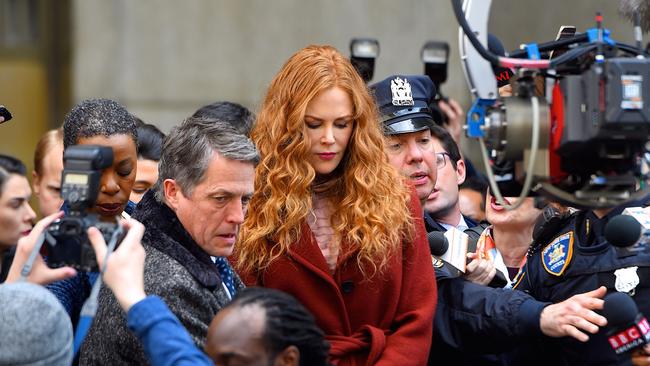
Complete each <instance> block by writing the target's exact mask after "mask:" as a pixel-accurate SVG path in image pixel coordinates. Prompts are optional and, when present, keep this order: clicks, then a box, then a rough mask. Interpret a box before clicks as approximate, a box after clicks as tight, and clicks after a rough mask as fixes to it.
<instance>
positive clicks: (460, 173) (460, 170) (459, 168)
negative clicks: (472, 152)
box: [456, 159, 466, 185]
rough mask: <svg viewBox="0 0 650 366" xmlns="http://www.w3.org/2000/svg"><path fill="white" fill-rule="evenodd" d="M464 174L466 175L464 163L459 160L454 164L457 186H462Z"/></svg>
mask: <svg viewBox="0 0 650 366" xmlns="http://www.w3.org/2000/svg"><path fill="white" fill-rule="evenodd" d="M465 173H466V169H465V161H464V160H463V159H459V160H458V161H457V162H456V177H457V180H458V185H461V184H463V182H464V181H465Z"/></svg>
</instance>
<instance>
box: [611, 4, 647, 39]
mask: <svg viewBox="0 0 650 366" xmlns="http://www.w3.org/2000/svg"><path fill="white" fill-rule="evenodd" d="M618 11H619V12H620V13H621V14H622V15H623V16H625V17H626V18H628V19H630V20H631V21H632V22H634V15H635V14H639V20H640V23H641V29H642V30H643V31H644V32H647V31H649V30H650V1H649V0H620V3H619V6H618Z"/></svg>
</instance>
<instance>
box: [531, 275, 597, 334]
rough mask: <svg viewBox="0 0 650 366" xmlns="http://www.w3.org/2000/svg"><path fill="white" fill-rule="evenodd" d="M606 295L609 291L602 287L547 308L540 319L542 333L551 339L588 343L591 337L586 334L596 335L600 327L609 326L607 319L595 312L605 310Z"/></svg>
mask: <svg viewBox="0 0 650 366" xmlns="http://www.w3.org/2000/svg"><path fill="white" fill-rule="evenodd" d="M606 293H607V289H606V288H605V287H604V286H601V287H599V288H597V289H595V290H593V291H590V292H585V293H583V294H578V295H574V296H572V297H570V298H568V299H566V300H564V301H562V302H560V303H557V304H552V305H549V306H547V307H545V308H544V310H542V314H541V316H540V319H539V322H540V328H541V329H542V333H544V334H545V335H547V336H549V337H565V336H570V337H573V338H575V339H577V340H579V341H581V342H587V341H588V340H589V336H588V335H587V334H586V332H588V333H591V334H596V333H597V332H598V329H599V327H604V326H605V325H607V319H605V317H603V316H601V315H598V314H596V313H595V312H594V310H599V309H602V308H603V304H604V303H605V301H604V300H603V297H604V296H605V294H606Z"/></svg>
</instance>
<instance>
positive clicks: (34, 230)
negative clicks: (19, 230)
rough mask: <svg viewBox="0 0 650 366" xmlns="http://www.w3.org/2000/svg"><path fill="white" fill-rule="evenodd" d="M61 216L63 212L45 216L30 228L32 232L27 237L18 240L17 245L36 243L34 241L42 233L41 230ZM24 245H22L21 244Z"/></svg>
mask: <svg viewBox="0 0 650 366" xmlns="http://www.w3.org/2000/svg"><path fill="white" fill-rule="evenodd" d="M62 216H63V211H59V212H57V213H53V214H51V215H49V216H46V217H44V218H42V219H41V220H40V221H39V222H37V223H36V225H34V228H32V231H31V232H30V233H29V235H27V236H25V237H23V238H21V239H20V240H19V243H20V242H21V241H22V242H25V241H27V242H29V243H30V244H34V243H36V239H37V238H38V237H39V236H40V235H41V234H42V233H43V230H45V228H47V227H48V226H50V224H51V223H52V222H53V221H54V220H56V219H59V218H61V217H62ZM23 245H24V244H23Z"/></svg>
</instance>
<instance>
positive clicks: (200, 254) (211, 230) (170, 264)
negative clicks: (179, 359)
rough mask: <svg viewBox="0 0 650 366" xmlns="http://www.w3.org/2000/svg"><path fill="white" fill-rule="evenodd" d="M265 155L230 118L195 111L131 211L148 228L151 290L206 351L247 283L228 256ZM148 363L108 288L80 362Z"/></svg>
mask: <svg viewBox="0 0 650 366" xmlns="http://www.w3.org/2000/svg"><path fill="white" fill-rule="evenodd" d="M258 161H259V155H258V153H257V150H256V149H255V146H254V145H253V143H252V142H251V141H250V140H249V139H248V138H247V137H246V136H244V135H241V134H239V133H237V132H236V131H235V130H234V129H233V127H232V126H230V125H229V124H228V123H225V122H223V121H215V120H209V119H202V118H193V117H190V118H188V119H186V120H185V121H184V122H183V123H182V124H181V125H180V126H178V127H176V128H174V129H173V130H172V132H171V133H170V134H169V135H168V136H167V137H166V138H165V142H164V145H163V151H162V157H161V159H160V162H159V169H158V170H159V177H158V182H157V183H156V185H155V187H154V188H153V189H152V190H150V191H149V192H147V193H146V194H145V195H144V197H142V200H141V201H140V203H139V204H138V206H137V208H136V211H135V212H134V213H133V215H132V216H133V218H135V219H137V220H138V221H140V222H142V223H143V224H144V226H145V229H146V230H145V234H144V237H143V238H142V244H143V246H144V248H145V251H146V259H145V270H144V285H145V291H146V292H147V293H148V294H152V295H157V296H159V297H160V298H162V299H163V300H164V301H165V303H166V304H167V305H168V306H169V308H170V309H171V311H172V312H173V313H174V314H175V315H176V317H177V318H178V319H179V320H180V321H181V323H182V324H183V326H184V327H185V328H186V329H187V331H188V332H189V333H190V335H191V336H192V339H193V341H194V342H195V343H196V345H197V346H198V347H199V348H201V349H203V345H204V343H205V339H206V335H207V331H208V326H209V325H210V321H211V320H212V318H213V317H214V316H215V314H216V313H217V312H218V311H219V310H220V309H221V308H223V307H224V306H225V305H226V304H227V303H229V302H230V299H231V298H232V297H233V296H234V295H235V293H236V292H237V291H238V290H240V289H241V288H243V287H244V285H243V284H242V282H241V280H240V279H239V277H238V276H237V274H236V273H235V272H234V271H233V270H232V268H231V267H230V265H229V264H228V262H227V261H226V260H225V258H224V257H226V256H228V255H230V254H231V253H232V251H233V246H234V244H235V241H236V239H237V233H238V230H239V226H240V225H241V224H242V222H243V221H244V215H245V213H246V208H247V205H248V201H249V200H250V197H251V196H252V194H253V180H254V176H255V165H256V164H257V162H258ZM170 357H171V355H170ZM145 363H146V356H145V354H144V352H143V349H142V346H141V345H140V343H139V342H138V340H137V338H136V337H135V336H134V335H133V334H132V333H131V332H130V331H129V329H128V328H127V323H126V317H125V315H124V313H123V312H122V309H121V308H120V305H119V304H118V302H117V300H116V299H115V297H114V296H113V294H112V293H111V291H110V290H109V289H108V288H105V287H104V288H102V290H101V292H100V296H99V309H98V311H97V315H96V317H95V321H94V322H93V326H92V327H91V329H90V332H89V334H88V337H87V338H86V341H85V343H84V345H83V346H82V348H81V356H80V364H81V365H86V364H92V365H95V364H110V365H121V364H145Z"/></svg>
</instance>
